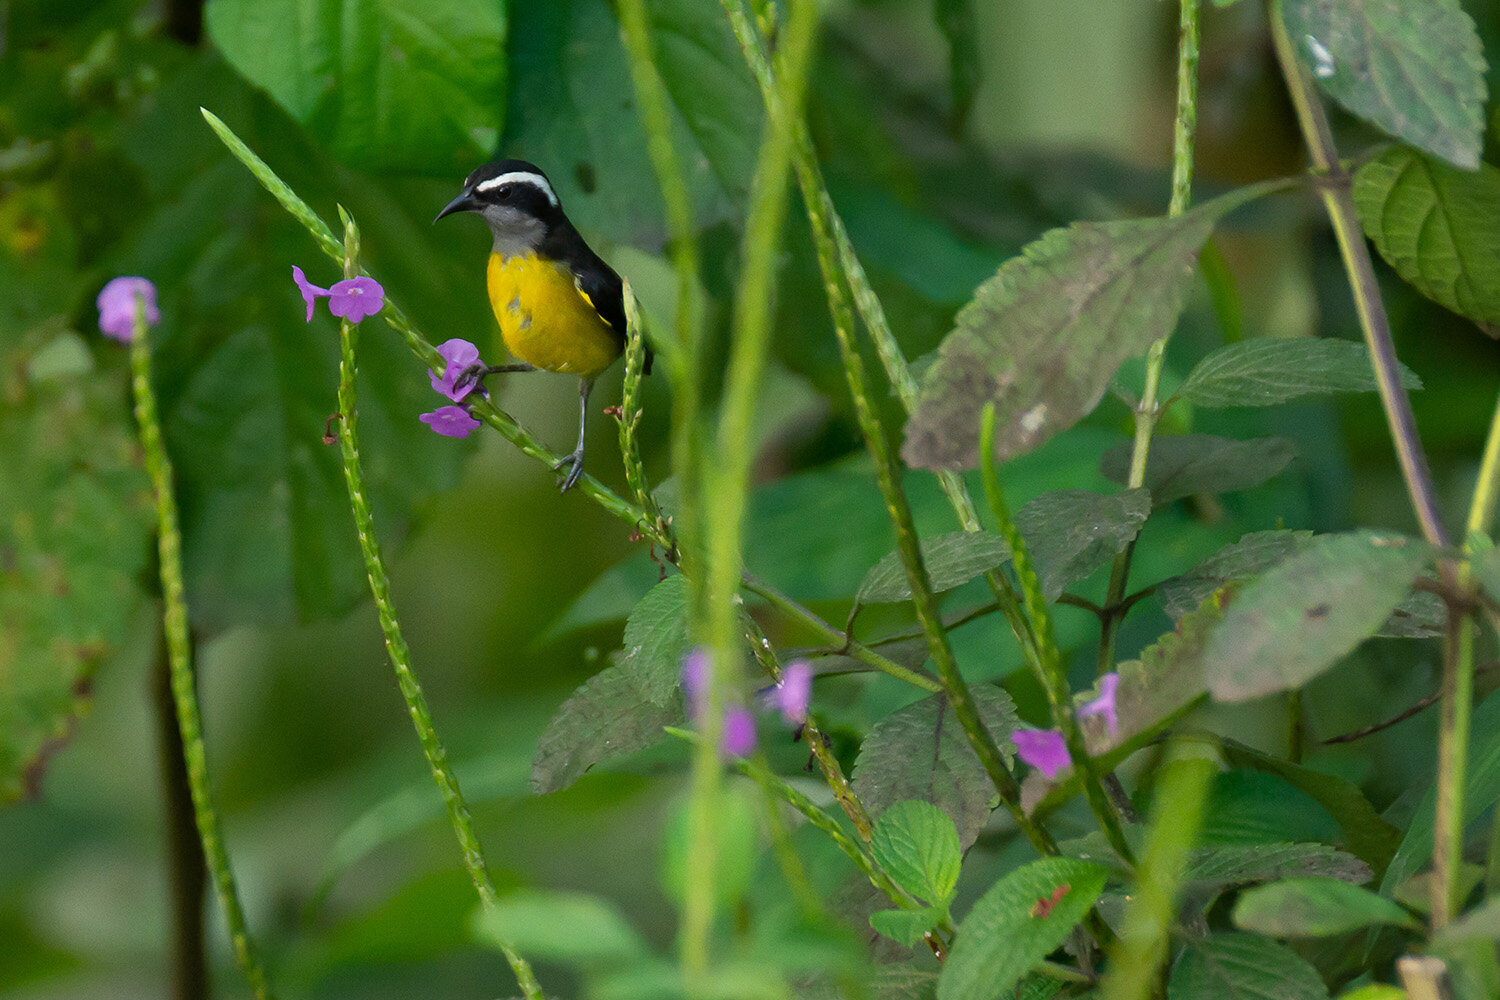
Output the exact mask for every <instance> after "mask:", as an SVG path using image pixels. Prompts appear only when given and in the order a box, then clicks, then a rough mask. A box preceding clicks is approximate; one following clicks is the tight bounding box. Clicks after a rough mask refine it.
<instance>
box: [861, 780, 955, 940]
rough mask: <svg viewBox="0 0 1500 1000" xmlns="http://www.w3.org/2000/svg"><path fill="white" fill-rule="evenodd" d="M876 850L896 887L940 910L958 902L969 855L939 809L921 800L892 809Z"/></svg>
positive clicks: (880, 827)
mask: <svg viewBox="0 0 1500 1000" xmlns="http://www.w3.org/2000/svg"><path fill="white" fill-rule="evenodd" d="M870 848H871V850H872V851H874V853H875V860H876V861H878V862H879V863H880V866H881V867H882V868H884V869H885V870H886V872H887V873H889V874H890V876H891V878H892V879H893V880H894V881H895V883H896V884H897V885H899V886H900V887H901V888H903V889H905V890H906V891H907V892H909V893H911V894H912V895H913V896H916V897H917V898H918V899H920V900H922V901H924V902H926V903H930V904H931V905H933V906H935V907H938V908H939V909H940V910H945V909H946V908H947V906H948V904H949V903H951V902H953V893H954V891H955V890H956V889H957V888H958V869H959V865H961V864H962V863H963V851H962V849H961V848H960V847H959V844H958V830H957V828H956V827H954V825H953V820H951V819H949V818H948V814H947V813H945V812H943V811H942V810H941V809H939V808H938V807H937V806H935V805H933V804H932V803H930V802H923V801H922V800H920V799H908V800H906V801H904V802H897V803H895V804H894V805H892V806H889V807H888V808H886V809H885V811H883V812H882V813H881V814H880V818H879V819H877V820H876V821H875V830H874V833H873V834H872V835H871V837H870ZM878 929H879V928H877V930H878ZM882 933H883V932H882Z"/></svg>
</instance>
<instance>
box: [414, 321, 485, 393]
mask: <svg viewBox="0 0 1500 1000" xmlns="http://www.w3.org/2000/svg"><path fill="white" fill-rule="evenodd" d="M437 352H438V353H439V354H441V355H442V356H443V362H444V364H443V374H442V375H439V374H438V373H437V372H435V371H433V370H432V369H431V368H429V369H427V377H428V378H430V379H431V380H432V391H433V392H436V393H441V394H442V395H444V396H447V397H448V398H449V399H451V400H453V401H454V402H455V403H458V402H461V401H462V400H463V398H464V397H465V396H467V395H468V394H469V393H471V392H473V391H474V383H472V382H471V383H469V384H468V385H466V386H464V387H463V388H462V389H459V388H456V387H455V386H454V384H453V383H454V381H455V380H456V379H457V378H458V376H459V375H460V374H462V373H463V371H464V370H465V369H466V368H468V367H469V366H470V365H474V364H478V362H479V348H477V347H475V346H474V345H473V344H471V343H469V342H468V341H467V340H459V339H458V338H456V337H455V338H454V339H453V340H448V341H444V342H443V343H442V344H440V345H438V349H437Z"/></svg>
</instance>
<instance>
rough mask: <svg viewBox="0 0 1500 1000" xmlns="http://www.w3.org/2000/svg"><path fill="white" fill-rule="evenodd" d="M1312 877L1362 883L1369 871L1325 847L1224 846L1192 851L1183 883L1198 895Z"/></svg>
mask: <svg viewBox="0 0 1500 1000" xmlns="http://www.w3.org/2000/svg"><path fill="white" fill-rule="evenodd" d="M1313 875H1317V876H1323V877H1326V878H1335V879H1339V880H1341V881H1344V882H1351V883H1355V884H1363V883H1365V882H1368V881H1369V880H1370V878H1371V871H1370V866H1369V865H1367V864H1365V863H1364V862H1363V861H1361V860H1360V859H1359V858H1357V857H1355V856H1354V855H1352V854H1346V853H1345V852H1343V851H1340V850H1338V849H1337V848H1333V847H1329V846H1328V845H1327V844H1224V845H1218V846H1214V847H1205V848H1200V849H1199V850H1196V851H1194V852H1193V853H1192V855H1191V856H1190V857H1189V859H1188V864H1187V869H1186V870H1185V871H1184V873H1183V881H1184V883H1185V884H1187V885H1188V886H1189V887H1190V888H1191V889H1192V890H1193V891H1196V892H1200V893H1202V892H1207V891H1216V890H1218V889H1221V888H1224V887H1225V886H1231V885H1249V884H1250V883H1253V882H1266V881H1270V880H1272V879H1280V878H1295V877H1305V876H1313Z"/></svg>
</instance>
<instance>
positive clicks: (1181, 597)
mask: <svg viewBox="0 0 1500 1000" xmlns="http://www.w3.org/2000/svg"><path fill="white" fill-rule="evenodd" d="M1312 538H1313V533H1312V532H1311V531H1252V532H1251V533H1250V534H1248V535H1246V536H1244V537H1243V538H1241V539H1240V540H1239V541H1237V542H1233V543H1231V544H1229V545H1226V546H1224V547H1223V548H1222V549H1220V550H1219V551H1217V552H1215V553H1214V554H1213V555H1211V556H1209V557H1208V558H1207V559H1205V560H1203V562H1201V563H1199V564H1198V565H1197V566H1194V567H1193V568H1192V569H1191V570H1189V571H1188V572H1186V573H1184V574H1183V575H1182V576H1178V577H1173V578H1172V579H1170V580H1167V581H1166V582H1164V583H1163V584H1162V585H1161V595H1162V599H1163V602H1164V603H1165V604H1166V611H1167V614H1169V615H1171V616H1172V617H1173V618H1180V617H1182V616H1183V615H1185V614H1187V613H1188V612H1190V611H1193V610H1195V609H1197V607H1198V606H1199V605H1200V604H1202V603H1203V602H1204V601H1205V600H1207V599H1208V597H1209V596H1210V595H1211V594H1213V593H1215V592H1216V591H1219V590H1221V589H1223V587H1224V586H1225V585H1226V584H1228V583H1230V582H1232V581H1235V580H1245V579H1249V578H1250V577H1253V576H1259V575H1260V574H1261V573H1264V572H1265V571H1266V570H1268V569H1270V568H1271V567H1272V566H1276V565H1279V564H1280V563H1283V562H1285V561H1286V560H1287V559H1289V558H1291V557H1292V556H1293V555H1295V554H1296V553H1298V552H1301V551H1302V550H1303V549H1305V548H1307V546H1308V545H1310V544H1311V543H1312Z"/></svg>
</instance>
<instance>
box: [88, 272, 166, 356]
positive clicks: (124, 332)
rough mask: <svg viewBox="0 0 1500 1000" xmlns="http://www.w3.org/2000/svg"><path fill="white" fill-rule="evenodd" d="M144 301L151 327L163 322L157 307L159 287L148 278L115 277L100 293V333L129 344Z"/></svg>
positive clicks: (147, 319)
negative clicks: (137, 305) (137, 313)
mask: <svg viewBox="0 0 1500 1000" xmlns="http://www.w3.org/2000/svg"><path fill="white" fill-rule="evenodd" d="M137 297H139V298H140V300H141V304H142V306H143V307H144V308H143V310H142V311H143V312H144V313H145V317H146V325H147V326H155V325H156V324H158V323H160V322H161V310H160V309H157V308H156V286H155V285H153V284H152V283H151V282H149V281H147V280H146V279H145V278H130V277H121V278H112V279H110V281H109V283H108V284H106V285H105V286H104V288H103V289H102V290H100V292H99V298H98V299H96V300H95V304H96V305H97V306H98V307H99V332H100V333H103V334H104V335H105V336H106V337H109V338H110V339H111V340H118V341H119V342H120V343H122V344H128V343H130V341H131V340H132V339H133V338H134V336H135V303H136V299H137Z"/></svg>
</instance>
